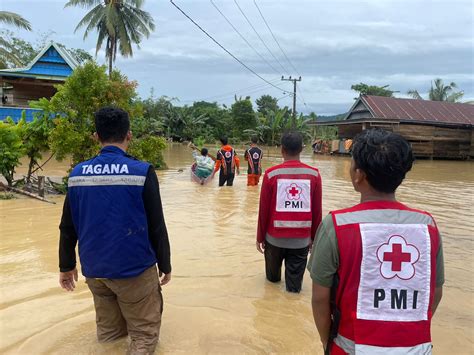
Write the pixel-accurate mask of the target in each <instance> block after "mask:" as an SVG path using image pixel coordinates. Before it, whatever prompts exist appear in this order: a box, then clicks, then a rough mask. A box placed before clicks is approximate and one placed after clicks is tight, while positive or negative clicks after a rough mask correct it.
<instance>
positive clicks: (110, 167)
mask: <svg viewBox="0 0 474 355" xmlns="http://www.w3.org/2000/svg"><path fill="white" fill-rule="evenodd" d="M149 167H150V164H148V163H144V162H141V161H138V160H135V159H133V158H131V157H130V156H128V155H127V154H126V153H125V152H124V151H123V150H121V149H120V148H117V147H114V146H106V147H104V148H103V149H102V150H101V152H100V154H99V155H98V156H96V157H95V158H92V159H91V160H88V161H85V162H83V163H80V164H78V165H77V166H76V167H75V168H74V169H73V171H72V172H71V174H70V176H69V182H68V185H69V188H68V196H69V201H70V206H71V213H72V219H73V222H74V227H75V229H76V232H77V235H78V243H79V258H80V260H81V265H82V273H83V274H84V276H86V277H91V278H110V279H121V278H128V277H134V276H137V275H139V274H141V273H142V272H143V271H145V270H146V269H147V268H149V267H150V266H152V265H153V264H155V263H156V261H157V260H156V255H155V253H154V251H153V249H152V246H151V244H150V242H149V239H148V224H147V217H146V213H145V207H144V204H143V197H142V194H143V188H144V185H145V180H146V176H147V173H148V169H149Z"/></svg>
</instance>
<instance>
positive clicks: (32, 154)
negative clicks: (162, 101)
mask: <svg viewBox="0 0 474 355" xmlns="http://www.w3.org/2000/svg"><path fill="white" fill-rule="evenodd" d="M18 125H19V126H20V127H21V130H20V135H21V139H22V142H23V147H24V152H25V154H26V156H27V157H28V159H29V163H28V173H27V176H26V179H27V181H30V179H31V174H32V173H33V171H34V168H35V166H38V167H39V165H38V160H39V159H41V158H42V154H41V153H42V152H45V151H47V150H49V135H50V133H51V129H52V128H53V122H52V120H51V119H50V118H49V117H48V115H45V114H42V113H38V114H36V116H35V118H34V119H33V121H32V122H30V123H26V120H25V112H24V111H23V117H22V119H21V120H20V122H19V123H18Z"/></svg>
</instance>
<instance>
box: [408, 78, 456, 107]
mask: <svg viewBox="0 0 474 355" xmlns="http://www.w3.org/2000/svg"><path fill="white" fill-rule="evenodd" d="M433 84H434V86H433ZM454 89H457V85H456V83H454V82H451V83H450V84H449V85H444V83H443V80H442V79H440V78H437V79H435V80H434V83H433V82H431V88H430V90H429V92H428V98H429V100H431V101H447V102H459V100H461V98H462V97H463V96H464V92H463V91H454ZM408 95H410V96H412V97H413V98H414V99H418V100H423V98H422V97H421V95H420V94H419V92H418V91H417V90H409V91H408Z"/></svg>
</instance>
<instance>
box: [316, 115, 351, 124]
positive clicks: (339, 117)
mask: <svg viewBox="0 0 474 355" xmlns="http://www.w3.org/2000/svg"><path fill="white" fill-rule="evenodd" d="M346 115H347V113H340V114H338V115H331V116H320V115H318V118H317V119H316V121H320V122H321V121H340V120H342V119H343V118H344V117H346Z"/></svg>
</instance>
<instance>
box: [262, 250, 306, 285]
mask: <svg viewBox="0 0 474 355" xmlns="http://www.w3.org/2000/svg"><path fill="white" fill-rule="evenodd" d="M308 251H309V246H307V247H305V248H301V249H287V248H279V247H277V246H275V245H272V244H270V243H268V242H265V272H266V275H267V280H268V281H271V282H279V281H280V280H281V264H282V262H283V260H285V283H286V290H287V291H288V292H300V291H301V284H302V283H303V275H304V271H305V268H306V261H307V259H308Z"/></svg>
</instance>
